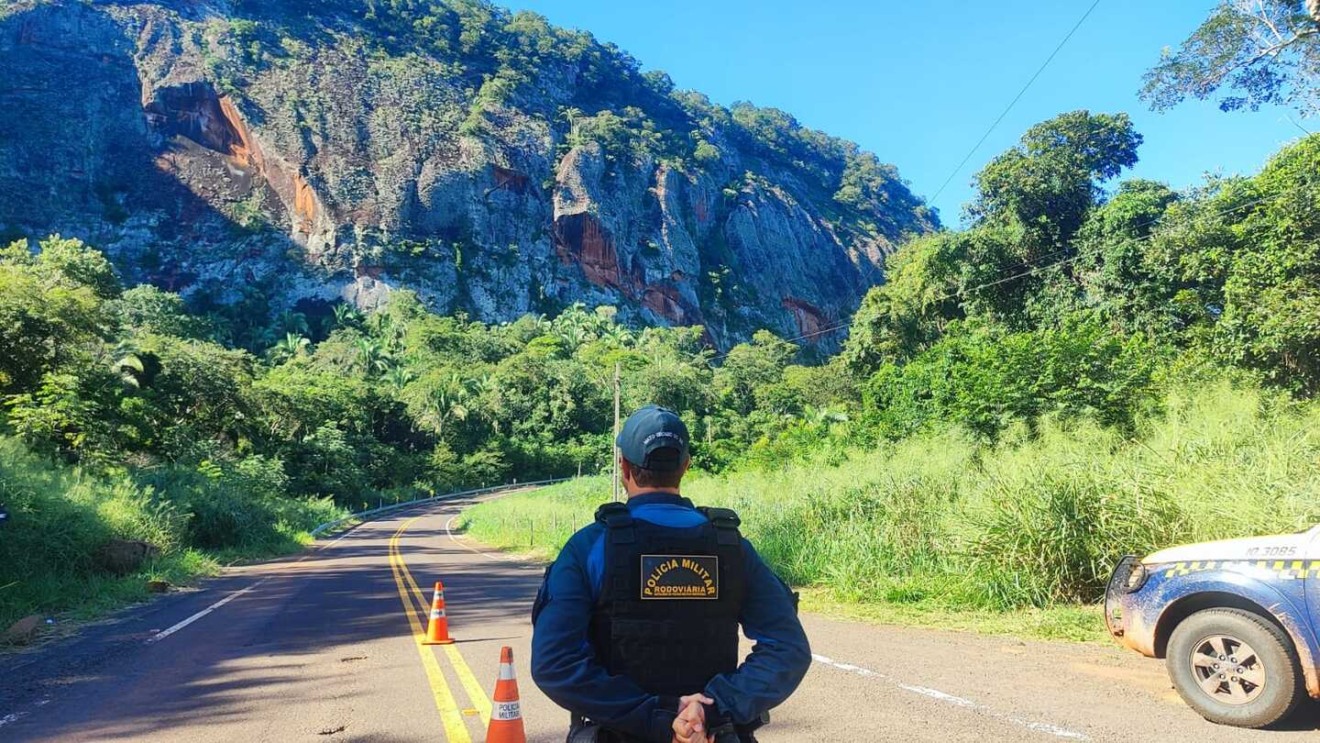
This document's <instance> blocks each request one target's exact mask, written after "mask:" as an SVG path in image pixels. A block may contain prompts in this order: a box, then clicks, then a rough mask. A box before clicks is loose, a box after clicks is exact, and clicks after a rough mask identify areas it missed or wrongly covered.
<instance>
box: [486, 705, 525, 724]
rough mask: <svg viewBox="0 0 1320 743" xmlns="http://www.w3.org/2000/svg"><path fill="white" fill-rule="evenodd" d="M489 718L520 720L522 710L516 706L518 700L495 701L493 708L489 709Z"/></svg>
mask: <svg viewBox="0 0 1320 743" xmlns="http://www.w3.org/2000/svg"><path fill="white" fill-rule="evenodd" d="M490 719H492V720H520V719H522V710H521V709H519V707H518V702H517V701H513V702H496V703H495V709H493V710H491V713H490Z"/></svg>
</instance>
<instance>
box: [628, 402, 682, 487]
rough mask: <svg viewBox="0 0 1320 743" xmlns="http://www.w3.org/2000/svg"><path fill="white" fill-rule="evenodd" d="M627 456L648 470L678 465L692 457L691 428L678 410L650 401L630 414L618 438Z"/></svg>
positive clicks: (670, 469)
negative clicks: (690, 451) (679, 415)
mask: <svg viewBox="0 0 1320 743" xmlns="http://www.w3.org/2000/svg"><path fill="white" fill-rule="evenodd" d="M615 443H616V444H618V445H619V452H620V453H621V454H623V458H624V459H626V460H628V461H629V462H632V463H633V464H635V465H637V466H638V467H642V468H644V469H648V470H656V471H659V472H668V471H673V470H676V469H678V468H679V467H680V466H682V464H683V462H685V461H687V458H688V430H687V426H685V425H683V420H682V419H681V418H679V417H678V414H677V413H675V412H674V411H672V410H669V409H667V408H662V407H660V406H658V405H647V406H646V407H644V408H641V409H639V410H638V411H637V412H635V413H633V414H632V415H630V416H628V420H626V421H624V422H623V428H621V429H619V437H618V438H617V439H615Z"/></svg>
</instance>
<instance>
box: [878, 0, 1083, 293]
mask: <svg viewBox="0 0 1320 743" xmlns="http://www.w3.org/2000/svg"><path fill="white" fill-rule="evenodd" d="M1099 5H1100V0H1095V2H1093V3H1091V7H1090V8H1088V9H1087V10H1086V12H1085V13H1083V14H1082V17H1081V19H1079V20H1078V21H1077V23H1076V24H1075V25H1073V27H1072V30H1070V31H1068V34H1067V35H1066V36H1064V37H1063V40H1062V41H1060V42H1059V44H1058V46H1056V47H1054V51H1052V52H1050V56H1049V57H1047V58H1046V59H1045V63H1044V64H1042V65H1041V66H1040V68H1039V69H1037V70H1036V74H1034V75H1032V76H1031V79H1030V80H1028V81H1027V84H1026V85H1023V86H1022V89H1021V90H1019V91H1018V94H1017V95H1016V96H1014V97H1013V100H1012V101H1011V102H1009V104H1008V106H1007V107H1006V108H1005V109H1004V111H1003V113H1001V114H999V118H997V119H995V121H994V123H993V124H991V125H990V128H989V129H986V130H985V134H982V135H981V138H980V139H979V140H977V141H976V144H975V145H973V146H972V149H970V150H968V152H967V156H966V157H964V158H963V159H962V162H960V163H958V167H956V168H954V169H953V172H952V173H949V177H948V178H945V179H944V183H942V184H940V188H939V190H938V191H936V192H935V195H934V196H932V197H930V199H928V200H927V201H926V203H928V204H933V203H934V202H935V200H936V199H938V198H939V197H940V194H942V193H944V189H946V188H948V186H949V183H950V182H952V181H953V179H954V178H955V177H956V176H957V175H958V172H959V171H961V170H962V169H963V166H964V165H966V164H967V162H968V161H969V160H971V159H972V156H973V155H975V154H976V151H977V150H979V149H981V145H983V144H985V141H986V140H987V139H989V138H990V134H991V132H993V131H994V130H995V127H997V126H999V124H1000V123H1001V122H1003V120H1004V117H1006V116H1008V112H1009V111H1012V110H1013V107H1014V106H1016V105H1017V103H1018V101H1020V100H1022V96H1024V95H1026V93H1027V90H1028V89H1029V88H1030V87H1031V86H1032V84H1033V83H1035V82H1036V79H1037V78H1039V77H1040V76H1041V73H1043V72H1044V71H1045V68H1046V67H1049V66H1050V63H1051V62H1053V61H1054V58H1055V57H1057V56H1058V55H1059V52H1060V51H1062V50H1063V47H1064V45H1066V44H1067V43H1068V40H1069V39H1071V38H1072V37H1073V34H1075V33H1077V29H1079V28H1081V27H1082V24H1083V23H1085V22H1086V19H1087V18H1089V17H1091V13H1093V12H1095V9H1096V7H1097V6H1099ZM881 262H882V263H883V262H884V259H883V258H881ZM874 278H875V264H874V263H873V262H871V261H870V260H869V256H868V260H867V261H866V278H865V279H864V280H863V283H864V284H865V285H866V286H867V287H870V286H872V284H871V281H872V279H874Z"/></svg>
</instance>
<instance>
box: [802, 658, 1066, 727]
mask: <svg viewBox="0 0 1320 743" xmlns="http://www.w3.org/2000/svg"><path fill="white" fill-rule="evenodd" d="M811 659H812V660H814V661H816V662H817V663H820V664H823V665H827V666H830V667H831V668H834V669H837V670H840V671H844V672H846V673H853V674H857V675H858V676H864V677H866V678H876V679H881V680H882V681H887V682H889V683H891V684H893V685H894V686H897V687H898V688H900V689H902V690H903V691H909V692H912V693H913V694H920V695H922V696H924V697H927V698H929V699H934V700H936V701H940V702H944V703H945V704H951V705H953V706H955V707H961V708H963V709H966V710H970V711H972V712H975V713H977V714H982V715H985V716H987V717H992V718H994V719H996V720H1002V721H1003V722H1007V723H1011V724H1013V725H1017V726H1018V727H1021V728H1025V729H1027V730H1031V731H1034V732H1037V733H1044V734H1046V735H1053V736H1054V737H1056V738H1065V739H1067V740H1090V738H1088V737H1086V735H1084V734H1082V733H1079V732H1077V731H1075V730H1069V729H1068V728H1065V727H1059V726H1058V725H1052V724H1050V723H1048V722H1035V721H1033V720H1024V719H1022V718H1021V717H1014V716H1012V715H1006V714H1004V713H1002V712H997V711H995V710H993V709H991V708H989V707H987V706H985V705H983V704H978V703H976V702H973V701H972V700H970V699H964V698H963V697H959V696H954V695H953V694H947V693H945V692H942V691H940V690H939V689H931V688H928V687H925V686H913V685H910V684H904V683H901V682H899V681H898V680H896V679H894V678H891V677H889V676H886V675H884V674H883V673H878V672H876V671H872V670H870V669H867V668H862V667H860V666H854V665H852V664H851V663H840V662H839V661H836V660H834V659H833V658H830V657H828V656H825V655H820V654H818V653H812V654H811Z"/></svg>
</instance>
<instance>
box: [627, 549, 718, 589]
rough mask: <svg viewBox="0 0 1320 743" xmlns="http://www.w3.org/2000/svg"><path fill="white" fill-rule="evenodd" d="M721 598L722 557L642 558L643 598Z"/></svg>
mask: <svg viewBox="0 0 1320 743" xmlns="http://www.w3.org/2000/svg"><path fill="white" fill-rule="evenodd" d="M719 597H720V558H718V557H716V556H715V555H642V598H644V599H717V598H719Z"/></svg>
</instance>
